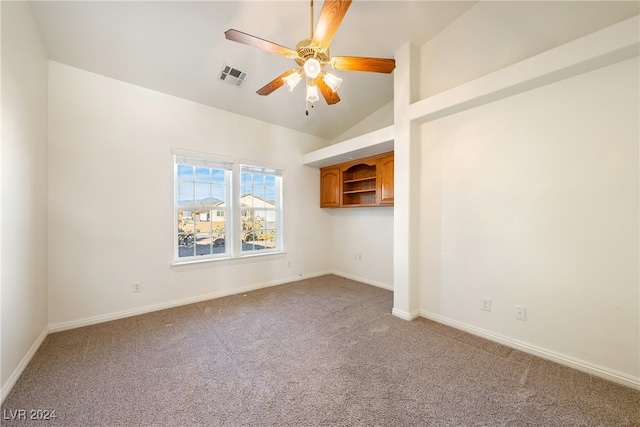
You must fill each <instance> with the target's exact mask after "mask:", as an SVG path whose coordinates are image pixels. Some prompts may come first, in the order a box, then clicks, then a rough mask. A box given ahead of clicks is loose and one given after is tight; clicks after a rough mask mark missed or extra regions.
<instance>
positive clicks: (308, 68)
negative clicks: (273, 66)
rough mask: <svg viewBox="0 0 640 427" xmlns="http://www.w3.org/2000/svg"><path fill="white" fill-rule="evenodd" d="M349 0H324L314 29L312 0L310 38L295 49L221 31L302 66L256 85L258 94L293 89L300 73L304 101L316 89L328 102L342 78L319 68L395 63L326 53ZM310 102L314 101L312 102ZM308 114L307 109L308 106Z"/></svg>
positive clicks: (388, 68) (383, 69)
mask: <svg viewBox="0 0 640 427" xmlns="http://www.w3.org/2000/svg"><path fill="white" fill-rule="evenodd" d="M350 5H351V0H325V2H324V4H323V5H322V11H321V12H320V17H319V18H318V23H317V25H316V28H315V31H314V29H313V0H311V39H305V40H302V41H300V42H299V43H298V44H297V45H296V49H295V50H293V49H289V48H287V47H285V46H281V45H279V44H276V43H273V42H270V41H267V40H264V39H261V38H259V37H256V36H252V35H250V34H247V33H243V32H241V31H238V30H234V29H229V30H227V31H225V33H224V35H225V37H226V38H227V40H231V41H235V42H238V43H242V44H246V45H248V46H253V47H257V48H259V49H263V50H266V51H268V52H271V53H275V54H277V55H281V56H285V57H287V58H291V59H293V60H295V61H296V63H297V64H298V65H299V66H300V67H302V68H293V69H291V70H289V71H286V72H284V73H283V74H282V75H280V76H278V77H276V78H275V79H274V80H272V81H271V82H269V83H267V84H266V85H265V86H263V87H262V88H260V89H258V90H257V91H256V93H257V94H258V95H262V96H266V95H269V94H271V93H272V92H273V91H275V90H276V89H279V88H280V87H282V86H286V87H287V89H288V90H289V91H290V92H292V91H293V89H294V88H295V87H296V86H297V85H298V83H300V80H302V73H303V72H304V74H305V76H306V77H307V96H306V101H307V103H311V104H313V103H314V102H315V101H317V100H318V99H320V96H319V95H318V89H319V90H320V93H322V96H323V97H324V99H325V101H326V102H327V104H328V105H333V104H337V103H338V102H340V97H339V96H338V93H337V90H338V88H339V87H340V84H341V83H342V79H341V78H339V77H337V76H335V75H333V74H330V73H327V72H325V71H323V70H322V68H323V67H325V66H330V67H332V68H333V69H335V70H348V71H365V72H373V73H386V74H389V73H391V72H392V71H393V70H394V68H395V66H396V63H395V60H393V59H387V58H364V57H357V56H335V57H331V55H330V53H329V44H330V43H331V41H332V40H333V37H334V35H335V33H336V31H337V30H338V27H339V26H340V23H341V22H342V18H344V15H345V14H346V13H347V10H348V9H349V6H350ZM312 106H313V105H312ZM307 114H309V113H308V110H307Z"/></svg>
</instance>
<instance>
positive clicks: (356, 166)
mask: <svg viewBox="0 0 640 427" xmlns="http://www.w3.org/2000/svg"><path fill="white" fill-rule="evenodd" d="M358 206H359V207H363V206H393V153H392V152H391V153H385V154H381V155H378V156H372V157H367V158H364V159H358V160H353V161H351V162H347V163H341V164H339V165H333V166H328V167H326V168H322V169H320V207H322V208H337V207H358Z"/></svg>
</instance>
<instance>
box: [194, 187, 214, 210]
mask: <svg viewBox="0 0 640 427" xmlns="http://www.w3.org/2000/svg"><path fill="white" fill-rule="evenodd" d="M196 203H198V204H200V205H209V204H211V185H209V184H200V183H197V184H196Z"/></svg>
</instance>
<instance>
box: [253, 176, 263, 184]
mask: <svg viewBox="0 0 640 427" xmlns="http://www.w3.org/2000/svg"><path fill="white" fill-rule="evenodd" d="M253 185H254V186H256V185H259V186H264V175H263V174H261V173H254V174H253Z"/></svg>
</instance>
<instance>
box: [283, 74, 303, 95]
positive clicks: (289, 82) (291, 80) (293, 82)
mask: <svg viewBox="0 0 640 427" xmlns="http://www.w3.org/2000/svg"><path fill="white" fill-rule="evenodd" d="M301 74H302V73H301V72H300V70H295V71H294V72H293V73H291V74H289V75H288V76H286V77H283V78H282V80H284V85H285V86H286V87H287V89H288V90H289V92H293V89H294V88H295V87H296V86H297V85H298V83H300V80H302V76H301Z"/></svg>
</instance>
